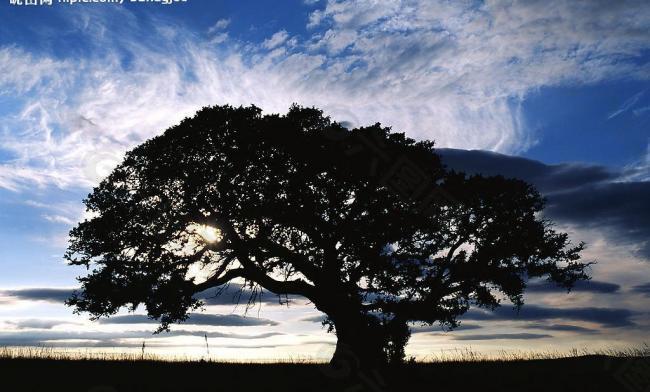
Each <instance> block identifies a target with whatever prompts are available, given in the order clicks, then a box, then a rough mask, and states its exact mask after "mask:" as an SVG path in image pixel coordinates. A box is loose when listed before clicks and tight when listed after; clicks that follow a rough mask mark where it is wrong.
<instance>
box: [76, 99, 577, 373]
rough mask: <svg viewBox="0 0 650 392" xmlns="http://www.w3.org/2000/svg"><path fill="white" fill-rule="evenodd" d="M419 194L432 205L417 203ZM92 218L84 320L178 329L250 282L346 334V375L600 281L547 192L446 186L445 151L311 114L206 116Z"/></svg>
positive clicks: (106, 190)
mask: <svg viewBox="0 0 650 392" xmlns="http://www.w3.org/2000/svg"><path fill="white" fill-rule="evenodd" d="M418 176H419V177H418ZM416 179H417V183H416V184H415V185H416V186H415V187H416V188H418V189H421V190H423V191H422V192H420V191H418V192H419V193H418V194H419V195H425V196H427V195H431V196H432V197H428V198H426V200H427V202H426V203H423V201H422V200H423V198H422V197H415V196H414V194H413V193H410V194H405V192H404V190H405V188H407V187H408V186H411V187H413V186H412V185H413V183H414V181H415V180H416ZM85 203H86V206H87V208H88V210H89V211H90V212H92V213H93V214H94V217H93V218H92V219H90V220H87V221H85V222H82V223H81V224H79V226H78V227H76V228H75V229H73V230H72V232H71V238H72V239H71V244H70V247H69V249H68V252H67V254H66V258H67V259H68V260H69V262H70V263H72V264H75V265H85V266H87V267H88V268H89V269H90V273H89V274H88V275H87V276H84V277H81V278H80V279H79V280H80V282H81V284H82V289H81V290H80V291H79V292H77V293H75V295H74V296H73V297H72V298H71V299H70V300H69V304H70V305H73V306H75V307H76V309H77V310H78V311H84V312H89V313H90V314H92V315H93V316H94V317H101V316H110V315H112V314H114V313H115V312H117V311H118V310H119V309H120V308H121V307H124V306H127V307H130V308H135V307H136V306H138V305H139V304H144V306H145V307H146V310H147V312H148V314H149V315H150V316H151V317H153V318H156V319H160V321H161V327H162V329H165V328H167V327H168V325H169V324H170V323H173V322H178V321H183V320H184V319H185V318H186V317H187V314H188V312H189V311H190V310H193V309H196V308H198V307H200V306H201V302H200V301H199V300H198V299H197V298H196V297H195V294H196V293H198V292H201V291H204V290H206V289H208V288H211V287H220V286H222V285H224V284H226V283H228V282H230V281H231V280H233V279H240V280H244V281H245V282H246V283H247V284H248V286H249V287H251V288H253V289H254V288H263V289H266V290H268V291H271V292H273V293H276V294H278V295H280V296H292V295H299V296H303V297H306V298H307V299H309V300H310V301H311V302H312V303H313V304H314V305H315V306H316V308H318V309H319V310H321V311H322V312H324V313H325V314H327V316H328V323H329V324H330V326H331V327H332V329H333V330H335V331H336V334H337V337H338V342H339V344H338V345H337V350H336V353H335V357H334V359H335V360H336V359H337V358H341V359H343V358H347V359H348V360H349V357H353V358H354V361H355V362H356V363H361V366H376V365H378V364H381V363H385V362H387V361H400V360H401V359H402V358H403V356H404V345H405V344H406V342H407V341H408V337H409V330H408V327H407V322H421V323H425V324H432V323H437V322H439V323H443V324H446V325H447V326H449V327H454V326H455V325H456V319H457V317H458V316H459V315H462V314H463V313H465V312H466V311H467V310H468V309H469V307H470V305H477V306H482V307H487V308H494V307H496V306H498V304H499V302H500V299H502V298H505V299H509V300H510V301H512V302H513V303H514V304H516V305H517V306H519V305H521V304H522V293H523V291H524V289H525V286H526V281H527V279H528V278H532V277H547V278H548V279H550V280H552V281H554V282H556V283H558V284H559V285H561V286H563V287H567V288H568V287H571V285H572V284H573V283H574V282H575V281H576V280H579V279H585V278H587V276H586V274H585V268H586V266H587V265H588V264H585V263H581V262H580V261H579V252H580V251H581V249H582V244H580V245H577V246H571V245H570V243H569V241H568V238H567V235H566V234H564V233H558V232H556V231H554V230H553V229H552V227H551V225H550V223H549V222H547V221H545V220H543V219H541V218H540V212H541V211H542V209H543V200H542V198H541V197H540V195H539V193H538V192H537V191H536V190H535V189H534V188H533V187H532V186H531V185H529V184H527V183H525V182H523V181H520V180H515V179H506V178H503V177H499V176H497V177H489V178H486V177H482V176H471V177H467V176H465V175H464V174H463V173H456V172H453V171H448V170H445V168H444V167H443V166H442V165H441V163H440V160H439V157H438V156H437V155H436V154H435V152H434V150H433V143H432V142H429V141H422V142H416V141H414V140H412V139H409V138H407V137H405V135H404V134H401V133H392V132H390V130H389V129H388V128H383V127H381V126H380V125H379V124H376V125H374V126H371V127H364V128H358V129H353V130H347V129H345V128H343V127H342V126H341V125H339V124H338V123H336V122H332V121H330V119H329V118H327V117H324V116H323V115H322V112H321V111H319V110H316V109H307V108H301V107H297V106H294V107H292V108H291V110H290V111H289V113H288V114H286V115H265V116H263V115H262V114H261V111H260V109H258V108H256V107H254V106H251V107H240V108H233V107H230V106H217V107H211V108H205V109H203V110H201V111H200V112H198V113H197V114H196V116H195V117H193V118H191V119H185V120H184V121H182V122H181V123H180V124H179V125H177V126H174V127H172V128H170V129H168V130H167V131H166V132H165V133H164V134H163V135H161V136H158V137H155V138H153V139H151V140H149V141H147V142H145V143H143V144H142V145H140V146H139V147H137V148H135V149H134V150H132V151H131V152H129V153H128V154H127V156H126V158H125V160H124V161H123V162H122V164H120V165H119V166H118V167H117V168H116V169H115V170H114V171H113V172H112V173H111V174H110V176H109V177H108V178H106V179H105V180H104V181H103V182H102V183H101V184H100V185H99V186H98V187H97V188H96V189H94V191H93V193H92V194H91V195H89V197H88V198H87V199H86V200H85ZM203 225H205V226H207V227H214V228H217V229H218V230H219V233H220V237H221V238H220V239H219V240H218V241H213V242H209V241H205V240H203V239H202V237H200V236H199V235H198V234H196V231H197V228H200V227H204V226H203ZM192 265H205V266H209V267H211V268H212V271H214V273H213V274H212V275H211V276H209V277H207V279H206V280H197V279H194V278H192V277H191V276H190V275H189V274H188V270H189V269H190V266H192ZM252 292H254V293H255V292H257V291H256V290H255V289H254V290H253V291H252Z"/></svg>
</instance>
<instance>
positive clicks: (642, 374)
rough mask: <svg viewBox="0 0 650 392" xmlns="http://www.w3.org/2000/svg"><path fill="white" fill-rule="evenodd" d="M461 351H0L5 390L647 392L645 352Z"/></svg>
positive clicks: (649, 371) (649, 364)
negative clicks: (381, 354) (386, 364)
mask: <svg viewBox="0 0 650 392" xmlns="http://www.w3.org/2000/svg"><path fill="white" fill-rule="evenodd" d="M583 354H584V353H580V352H577V351H574V352H571V353H566V354H561V355H560V354H555V353H553V354H551V353H541V354H534V355H533V354H532V353H528V354H525V353H519V354H517V353H511V354H510V355H506V353H504V356H502V357H501V358H498V357H482V356H480V355H478V354H474V353H470V352H459V353H458V355H457V357H455V358H454V357H450V358H446V359H444V360H441V359H433V358H432V360H430V361H428V362H417V363H410V364H408V365H404V366H402V367H400V368H392V369H387V370H383V371H382V372H377V371H364V372H349V371H348V369H345V368H341V369H334V368H331V367H329V366H328V365H326V364H322V363H313V362H310V361H294V362H290V363H284V362H283V363H234V362H212V361H181V360H180V359H178V358H177V359H176V360H172V361H170V360H162V359H161V358H155V357H151V356H147V355H145V356H144V357H143V356H141V355H140V356H138V355H116V354H107V355H105V356H103V357H102V355H101V354H97V353H95V354H92V355H91V354H84V353H78V352H77V353H71V352H68V353H66V352H60V351H55V350H53V349H27V348H26V349H4V350H1V349H0V376H1V377H2V381H1V384H0V391H3V392H4V391H34V392H36V391H39V392H40V391H70V392H76V391H83V392H118V391H119V392H127V391H128V392H136V391H138V392H149V391H151V392H153V391H156V392H157V391H170V392H171V391H193V392H194V391H196V392H199V391H200V392H204V391H210V392H213V391H214V392H216V391H258V392H262V391H350V392H353V391H376V392H379V391H410V390H413V391H416V390H417V391H450V392H451V391H481V392H507V391H518V392H520V391H522V392H523V391H567V392H568V391H571V392H578V391H628V392H644V391H648V390H650V389H648V388H650V356H648V354H649V350H648V347H647V346H646V347H644V348H642V349H633V350H625V351H609V352H600V353H591V354H590V355H583Z"/></svg>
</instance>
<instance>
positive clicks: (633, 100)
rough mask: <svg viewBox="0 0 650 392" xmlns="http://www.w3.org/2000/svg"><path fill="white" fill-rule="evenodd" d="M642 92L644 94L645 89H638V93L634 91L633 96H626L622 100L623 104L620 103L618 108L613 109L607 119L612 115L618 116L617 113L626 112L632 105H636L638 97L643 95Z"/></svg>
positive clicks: (611, 117)
mask: <svg viewBox="0 0 650 392" xmlns="http://www.w3.org/2000/svg"><path fill="white" fill-rule="evenodd" d="M643 94H645V90H643V91H639V92H638V93H636V94H634V95H633V96H631V97H630V98H628V99H627V100H626V101H625V102H623V104H622V105H621V107H620V108H618V109H616V110H615V111H613V112H612V113H610V115H609V116H607V119H608V120H611V119H613V118H614V117H616V116H619V115H621V114H623V113H625V112H627V111H628V110H630V109H632V108H633V107H634V105H636V103H637V102H639V99H641V97H643ZM635 114H636V111H635Z"/></svg>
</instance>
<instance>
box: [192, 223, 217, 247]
mask: <svg viewBox="0 0 650 392" xmlns="http://www.w3.org/2000/svg"><path fill="white" fill-rule="evenodd" d="M188 232H190V233H191V234H195V235H198V236H199V237H200V238H201V240H202V241H204V242H208V243H215V242H219V241H221V240H222V238H223V235H222V234H221V230H219V229H218V228H216V227H213V226H208V225H199V224H192V225H190V226H189V227H188Z"/></svg>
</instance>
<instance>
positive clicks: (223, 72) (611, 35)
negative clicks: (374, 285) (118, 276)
mask: <svg viewBox="0 0 650 392" xmlns="http://www.w3.org/2000/svg"><path fill="white" fill-rule="evenodd" d="M294 102H296V103H299V104H301V105H303V106H316V107H319V108H321V109H323V110H324V111H325V113H326V114H328V115H331V116H332V118H333V119H335V120H337V121H340V122H344V124H345V125H346V126H350V127H354V126H361V125H367V124H373V123H375V122H381V123H382V124H384V125H388V126H391V127H393V129H394V130H396V131H403V132H406V133H407V134H408V135H409V136H411V137H413V138H416V139H431V140H435V141H436V143H437V146H438V147H440V153H441V155H442V157H443V161H444V162H445V163H446V164H448V165H449V166H450V167H453V168H457V169H462V170H465V171H468V172H470V173H483V174H504V175H506V176H512V177H519V178H523V179H525V180H527V181H530V182H531V183H533V184H535V185H536V186H537V187H538V188H539V189H540V191H541V192H542V193H543V194H544V195H545V196H546V197H547V199H548V208H547V210H546V212H545V214H546V216H547V217H548V218H550V219H552V220H554V221H555V222H556V224H557V226H558V228H560V229H562V230H566V231H568V232H569V233H570V234H571V238H572V239H573V240H574V242H579V241H585V242H586V243H587V250H586V251H585V252H584V256H585V259H586V260H594V261H597V264H596V265H594V266H593V267H592V269H591V275H592V277H593V280H592V281H591V282H589V283H585V284H581V285H579V286H578V287H576V289H575V290H574V291H572V292H571V293H570V294H567V293H564V292H561V291H558V290H557V289H555V288H550V287H548V286H547V285H545V284H543V283H539V282H532V283H531V285H530V287H529V292H528V294H527V295H526V302H527V304H526V305H525V307H524V308H523V309H522V311H521V312H520V313H519V314H515V313H514V312H513V311H512V309H511V307H510V305H509V304H504V306H503V307H502V308H500V309H499V310H498V311H496V312H494V313H484V312H481V311H475V310H472V311H470V312H469V313H468V314H467V315H465V316H464V317H462V318H461V320H463V323H462V326H461V328H459V329H458V330H455V331H451V332H449V331H443V330H442V329H441V328H440V327H437V326H434V327H416V328H415V329H414V334H413V337H412V339H411V343H410V345H409V347H408V354H410V355H416V356H418V357H420V358H424V357H426V356H429V355H440V353H441V352H445V351H444V350H454V349H456V348H458V349H464V348H471V349H473V350H477V351H484V352H490V351H496V350H501V349H506V350H527V349H533V350H558V351H563V350H568V349H570V348H579V349H580V348H588V349H598V348H607V347H625V346H630V345H639V344H641V343H642V342H644V341H645V342H648V341H649V339H648V332H649V330H650V314H649V313H648V309H649V308H650V307H649V305H650V242H649V241H648V238H650V236H649V235H650V207H649V206H648V200H650V182H649V181H650V5H649V4H648V3H647V2H644V1H637V2H635V1H621V2H608V1H589V2H582V1H571V2H569V1H566V2H565V1H527V2H517V1H514V2H500V1H494V2H492V1H460V2H445V1H440V2H438V1H425V0H422V1H392V0H391V1H347V0H340V1H325V0H320V1H318V0H303V1H282V2H268V1H238V2H226V1H206V0H188V1H187V2H186V3H177V4H172V5H161V4H158V3H151V4H130V3H125V4H123V5H117V4H74V5H63V4H57V3H56V2H55V3H54V4H53V5H52V6H14V5H10V4H9V0H1V1H0V271H1V272H2V273H0V346H4V345H7V346H21V345H22V346H24V345H48V346H56V347H59V346H60V347H92V348H96V349H98V350H127V349H137V348H139V347H140V346H141V345H142V341H143V340H146V341H147V346H148V347H151V349H152V350H158V351H159V352H166V353H174V354H177V355H204V354H205V341H204V334H207V335H208V338H209V342H210V347H211V348H212V349H211V353H212V354H213V355H214V356H215V357H218V358H247V359H254V358H277V357H280V358H288V357H314V358H327V357H329V356H330V355H331V353H332V351H333V346H332V343H333V342H334V340H335V338H334V336H333V335H331V334H327V333H326V331H325V329H324V328H322V327H321V324H320V320H321V319H322V315H320V314H319V313H318V312H317V311H315V310H313V308H312V306H310V305H309V304H306V303H305V302H304V301H303V300H301V299H300V298H296V299H294V301H293V302H292V304H291V306H289V307H286V306H281V305H279V304H278V303H277V302H278V301H277V298H275V297H274V296H273V295H272V294H270V293H269V294H267V295H266V296H265V297H264V300H263V302H264V303H263V304H262V306H260V307H259V308H255V309H252V310H249V312H248V314H246V317H244V312H243V310H244V308H243V306H238V307H236V306H235V305H234V304H233V301H234V298H233V295H232V294H230V295H229V294H228V293H226V295H224V296H222V297H220V298H218V299H215V298H209V299H207V300H206V302H207V304H208V305H207V307H206V309H205V312H203V313H201V314H195V315H193V316H192V317H191V318H190V320H189V321H188V322H187V323H186V324H184V325H179V326H176V327H175V328H173V329H172V332H171V333H170V334H166V335H165V334H163V335H157V336H152V335H151V331H152V330H154V329H155V327H156V325H155V324H154V323H151V322H150V320H147V319H146V318H145V317H143V316H142V314H141V313H137V314H131V315H129V314H126V313H125V314H123V315H121V316H119V317H114V318H111V319H108V320H100V321H99V322H94V323H93V322H90V321H88V320H87V317H84V316H76V315H73V314H72V312H71V310H70V309H68V308H66V307H65V306H64V305H62V301H63V300H64V299H65V298H66V297H67V296H68V295H69V293H70V291H71V290H72V289H73V288H74V287H75V285H76V281H75V277H76V276H78V275H80V274H83V273H84V270H82V269H80V268H74V267H70V266H67V265H65V264H64V262H63V257H62V255H63V252H64V251H65V248H66V243H67V233H68V231H69V230H70V229H71V228H72V227H73V226H74V224H75V223H76V222H78V221H80V220H82V219H84V209H83V204H82V203H81V200H82V199H83V198H84V197H85V196H86V195H87V194H88V193H89V192H90V191H91V190H92V187H93V186H94V185H96V184H97V183H98V181H99V180H100V179H101V178H102V177H103V176H105V175H106V174H108V173H109V172H110V170H111V168H112V167H113V166H114V165H116V164H117V163H119V161H120V159H121V157H122V156H123V154H124V153H125V152H126V151H128V150H129V149H131V148H133V147H134V146H136V145H138V144H139V143H141V142H143V141H144V140H146V139H148V138H150V137H152V136H154V135H157V134H160V133H161V132H162V131H164V130H165V129H166V128H167V127H169V126H171V125H174V124H175V123H178V122H179V121H180V120H181V119H183V118H184V117H187V116H191V115H192V114H193V113H194V112H196V111H197V110H198V109H200V108H201V107H203V106H206V105H214V104H231V105H249V104H255V105H257V106H259V107H260V108H262V109H263V110H264V112H265V113H277V112H279V113H284V112H286V111H287V110H288V108H289V106H290V105H291V104H292V103H294ZM211 294H212V293H205V297H210V296H211Z"/></svg>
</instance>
